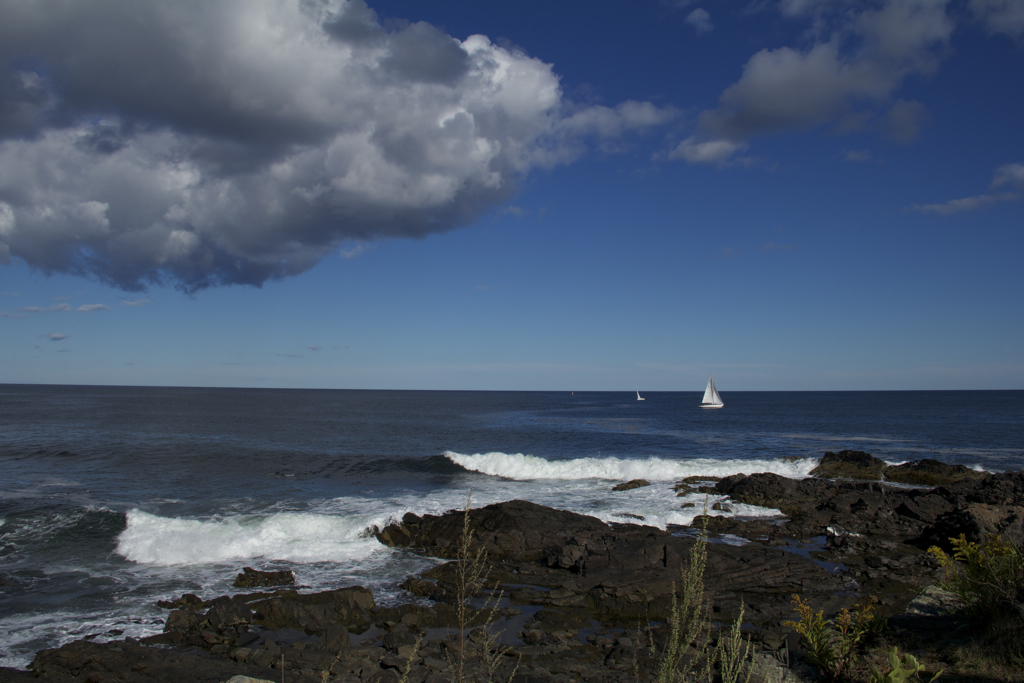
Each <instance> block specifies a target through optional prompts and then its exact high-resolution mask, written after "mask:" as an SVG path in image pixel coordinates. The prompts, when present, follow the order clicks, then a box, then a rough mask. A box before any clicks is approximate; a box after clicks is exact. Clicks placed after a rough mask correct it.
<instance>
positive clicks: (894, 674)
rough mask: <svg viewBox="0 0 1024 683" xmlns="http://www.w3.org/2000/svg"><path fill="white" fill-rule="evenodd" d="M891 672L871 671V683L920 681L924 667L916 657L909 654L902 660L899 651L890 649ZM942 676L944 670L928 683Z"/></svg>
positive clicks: (933, 682) (932, 682) (893, 648)
mask: <svg viewBox="0 0 1024 683" xmlns="http://www.w3.org/2000/svg"><path fill="white" fill-rule="evenodd" d="M888 654H889V671H888V672H887V673H884V674H883V673H882V672H881V671H878V670H877V669H872V670H871V683H905V682H906V681H908V680H910V679H911V678H914V679H917V680H920V678H919V677H918V674H920V673H921V672H922V671H924V666H922V665H921V664H919V663H918V662H917V659H916V658H915V657H914V655H912V654H910V653H909V652H908V653H907V654H905V655H903V659H900V653H899V650H897V649H896V648H895V647H891V648H889V653H888ZM941 675H942V670H939V672H938V673H937V674H935V675H934V676H932V677H931V680H929V681H928V683H935V681H936V680H937V679H938V678H939V676H941Z"/></svg>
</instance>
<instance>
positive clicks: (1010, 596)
mask: <svg viewBox="0 0 1024 683" xmlns="http://www.w3.org/2000/svg"><path fill="white" fill-rule="evenodd" d="M949 541H950V543H952V545H953V555H952V557H950V556H949V555H947V554H946V553H945V552H943V550H942V549H941V548H938V547H936V546H932V547H931V548H929V549H928V552H929V553H931V554H932V555H933V556H934V557H935V558H936V559H937V560H938V561H939V564H940V565H942V567H943V568H944V569H945V580H944V581H943V582H942V587H943V588H945V589H946V590H948V591H950V592H952V593H955V594H956V596H957V597H958V598H960V600H961V601H962V602H963V604H964V606H965V607H966V608H967V610H968V612H970V613H971V614H974V615H975V616H977V617H981V618H982V619H984V620H985V621H987V622H988V623H989V624H992V623H993V622H999V621H1006V620H1007V619H1009V620H1014V619H1024V551H1022V549H1021V548H1019V547H1016V546H1014V545H1012V544H1010V543H1007V542H1006V541H1004V540H1003V539H1002V538H1000V537H999V536H996V535H993V534H989V535H987V536H986V537H985V542H984V543H980V544H979V543H974V542H972V541H968V540H967V537H966V536H964V535H963V534H960V537H959V538H951V539H949Z"/></svg>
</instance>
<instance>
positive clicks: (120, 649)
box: [4, 638, 321, 683]
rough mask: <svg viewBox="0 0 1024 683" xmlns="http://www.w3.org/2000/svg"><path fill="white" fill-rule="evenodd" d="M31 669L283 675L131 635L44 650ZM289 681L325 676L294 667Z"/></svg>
mask: <svg viewBox="0 0 1024 683" xmlns="http://www.w3.org/2000/svg"><path fill="white" fill-rule="evenodd" d="M31 669H32V672H33V673H34V674H35V676H36V679H35V680H37V681H39V683H51V682H53V683H56V682H57V681H94V682H96V683H101V682H103V681H128V682H130V683H143V682H146V683H150V682H151V683H177V682H179V681H195V682H196V683H221V682H222V681H227V680H228V679H230V678H231V677H232V676H235V675H244V676H249V677H251V678H255V679H263V680H280V678H281V674H280V672H277V673H275V672H274V671H273V670H271V669H270V668H269V667H267V666H258V665H255V664H252V663H249V662H245V663H241V662H237V661H235V660H234V659H231V658H229V657H217V656H212V657H211V656H210V655H209V654H207V653H206V652H203V651H201V650H194V649H175V648H165V647H146V646H144V645H141V644H139V643H138V642H136V641H134V640H132V639H130V638H128V639H125V640H124V641H118V642H116V643H92V642H89V641H85V640H79V641H75V642H73V643H68V644H66V645H63V646H61V647H59V648H56V649H52V650H42V651H40V652H39V653H38V654H36V657H35V659H34V660H33V662H32V666H31ZM4 680H6V679H4ZM287 680H288V681H289V683H318V682H319V681H320V680H321V679H320V677H319V676H317V677H313V676H308V675H304V674H302V673H301V672H300V671H297V670H293V671H291V672H289V674H288V677H287Z"/></svg>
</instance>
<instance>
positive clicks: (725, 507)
mask: <svg viewBox="0 0 1024 683" xmlns="http://www.w3.org/2000/svg"><path fill="white" fill-rule="evenodd" d="M711 509H712V510H718V511H719V512H732V506H731V505H729V504H728V503H722V502H718V503H715V504H714V505H712V506H711Z"/></svg>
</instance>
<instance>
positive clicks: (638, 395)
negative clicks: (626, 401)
mask: <svg viewBox="0 0 1024 683" xmlns="http://www.w3.org/2000/svg"><path fill="white" fill-rule="evenodd" d="M636 400H638V401H644V400H646V399H645V398H644V397H643V396H641V395H640V387H637V388H636Z"/></svg>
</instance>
